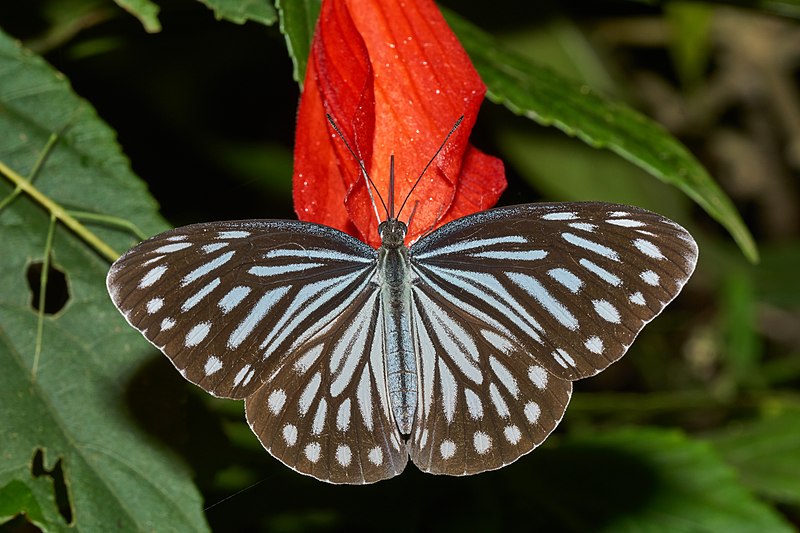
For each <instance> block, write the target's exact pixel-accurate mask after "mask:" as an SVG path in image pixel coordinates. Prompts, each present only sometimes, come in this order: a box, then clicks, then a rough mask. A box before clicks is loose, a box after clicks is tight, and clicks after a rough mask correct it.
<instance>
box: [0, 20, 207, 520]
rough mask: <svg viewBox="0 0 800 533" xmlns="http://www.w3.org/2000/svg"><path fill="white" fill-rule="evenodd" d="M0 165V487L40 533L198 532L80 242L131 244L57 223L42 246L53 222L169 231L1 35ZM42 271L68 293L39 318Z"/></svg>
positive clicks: (109, 150) (75, 109) (113, 149)
mask: <svg viewBox="0 0 800 533" xmlns="http://www.w3.org/2000/svg"><path fill="white" fill-rule="evenodd" d="M53 133H56V134H58V137H57V138H56V142H55V145H54V146H53V148H52V150H51V151H50V152H49V154H48V156H47V157H46V158H45V159H44V160H43V161H42V165H41V166H40V167H39V171H38V172H37V173H35V175H34V176H33V181H32V184H31V183H29V184H26V187H27V188H28V190H29V191H31V192H30V193H23V194H17V193H15V192H14V188H13V187H12V185H11V182H10V180H11V179H17V178H15V177H14V176H16V174H14V173H13V172H12V171H16V173H17V174H20V175H22V176H30V175H31V174H32V173H33V169H34V168H36V167H37V162H38V161H39V160H40V156H41V153H42V150H43V148H44V147H45V146H47V145H48V139H49V138H50V137H51V134H53ZM0 162H2V163H3V164H4V165H6V166H7V167H9V168H10V169H11V170H8V171H4V174H5V175H2V174H0V202H1V205H2V207H0V235H2V239H0V258H2V261H1V262H0V368H2V369H3V371H2V372H0V405H2V406H3V408H2V409H0V427H2V428H3V429H2V434H3V437H2V453H0V487H9V486H10V487H12V488H13V487H15V486H17V485H16V482H20V483H23V484H24V485H26V486H28V487H30V488H31V491H32V493H33V495H34V496H35V498H36V501H37V502H38V505H39V507H40V508H41V511H42V515H43V516H44V517H45V518H46V520H47V523H48V524H49V526H48V529H67V527H68V523H67V520H68V517H71V519H72V520H73V523H72V524H70V525H69V527H70V529H83V530H87V531H104V530H107V529H108V528H109V527H110V526H112V525H113V526H112V527H113V528H114V529H119V530H125V531H156V530H158V531H170V530H179V529H180V530H185V529H190V530H198V531H200V530H205V529H206V528H207V526H206V524H205V520H204V517H203V513H202V507H201V498H200V495H199V493H198V492H197V490H196V488H195V487H194V485H193V483H192V481H191V473H190V472H189V471H188V469H187V468H186V466H185V465H184V464H183V462H182V461H181V459H180V458H179V457H176V456H175V454H173V453H171V452H169V451H168V450H167V449H166V447H165V445H164V443H163V442H161V441H158V440H157V439H155V438H154V437H152V436H150V435H149V434H147V433H145V432H144V431H143V430H142V426H141V425H140V424H139V423H137V422H136V420H134V419H133V418H132V414H131V413H132V412H136V411H135V410H134V409H132V406H133V404H134V400H135V398H136V393H137V390H136V387H137V386H136V385H135V383H136V382H135V381H134V378H135V377H136V376H137V372H139V371H140V370H141V368H142V365H143V364H144V362H145V361H146V359H147V358H148V357H149V356H154V355H155V353H156V352H155V349H154V348H152V347H151V346H150V345H149V344H148V343H146V342H144V341H143V339H142V338H141V336H140V335H139V334H138V333H137V332H136V331H134V330H132V329H131V328H129V327H127V325H126V324H125V321H124V319H123V318H122V317H121V316H120V315H119V313H118V312H117V311H116V310H115V308H114V306H113V305H112V303H111V301H110V299H109V297H108V295H107V293H106V288H105V275H106V272H107V270H108V266H109V263H108V260H107V259H106V258H104V257H103V256H101V255H99V254H98V252H97V251H96V250H97V249H99V248H97V247H94V246H90V245H89V244H87V240H86V238H87V237H88V236H89V235H93V236H95V237H96V238H97V242H98V243H100V244H103V245H105V246H106V247H108V246H110V247H112V248H115V249H116V250H124V249H126V248H127V247H129V246H130V245H131V244H132V243H134V242H135V241H136V239H135V238H134V237H132V236H131V234H130V233H127V232H126V231H122V230H120V229H119V228H116V227H113V226H112V225H110V222H111V220H110V219H106V220H105V221H104V222H103V225H99V224H97V223H93V224H95V225H93V226H92V227H91V233H90V232H89V231H90V230H89V228H87V227H85V226H81V225H80V224H77V225H73V227H72V229H67V228H66V227H65V226H64V225H63V224H62V223H61V222H58V223H56V225H55V226H54V228H55V231H54V234H53V241H52V242H53V245H52V248H50V247H48V246H46V243H47V242H48V241H49V238H48V236H49V234H50V229H51V227H53V226H51V216H54V215H55V216H58V217H59V220H66V217H68V216H69V213H66V212H64V211H63V209H69V210H75V211H82V212H87V213H90V214H94V215H110V214H113V215H118V216H122V217H125V218H126V219H129V220H131V221H132V222H134V223H135V224H136V225H137V226H138V227H139V228H141V229H142V231H143V232H144V233H146V234H152V233H155V232H156V231H161V230H163V229H166V227H167V225H166V224H165V222H164V221H163V220H162V219H161V218H160V217H159V216H158V214H157V206H156V205H155V203H154V202H153V201H152V199H151V198H150V197H149V196H148V195H147V194H146V188H145V186H144V184H143V183H142V182H141V181H139V180H138V179H137V178H136V177H135V176H134V175H133V173H132V172H131V170H130V167H129V164H128V161H127V159H126V158H125V157H124V156H123V155H122V153H121V152H120V149H119V146H118V145H117V143H116V141H115V138H114V132H113V131H112V130H111V129H110V128H109V127H108V126H106V125H105V124H104V123H103V122H102V121H101V120H99V118H98V117H97V115H96V113H95V111H94V110H93V109H92V108H91V107H90V106H89V104H88V103H86V102H85V101H83V100H81V99H80V98H78V97H77V96H76V95H75V94H74V93H73V92H72V90H71V89H70V87H69V84H68V82H67V81H66V80H65V79H64V76H63V75H61V74H60V73H58V72H56V71H54V70H53V69H52V68H51V67H50V66H48V65H47V64H46V63H45V62H44V61H43V60H42V59H41V58H40V57H38V56H35V55H33V54H31V53H30V52H28V51H26V50H24V49H22V48H21V47H20V46H19V45H18V44H16V43H15V42H14V41H13V40H12V39H10V38H9V37H8V36H6V35H5V34H2V33H0ZM20 183H21V182H20ZM33 193H36V194H37V195H38V196H37V198H38V199H36V200H34V198H33V197H32V196H30V194H33ZM45 206H47V207H45ZM95 218H96V217H95ZM73 220H74V219H73ZM87 223H88V222H87ZM106 253H107V252H106ZM107 255H108V253H107ZM48 259H49V262H50V264H51V265H52V266H53V268H54V269H55V270H58V271H60V272H61V273H63V275H64V279H63V280H62V281H59V280H58V279H57V278H58V276H55V275H54V272H55V270H54V271H52V272H51V273H50V276H49V278H48V279H49V282H48V285H47V290H46V292H45V294H47V295H49V296H51V297H50V298H45V300H51V304H50V305H56V308H55V309H51V311H50V312H51V313H52V314H40V313H39V312H37V310H36V309H35V308H34V304H35V303H38V298H36V297H35V296H34V291H35V290H36V289H38V288H39V279H40V278H39V276H38V274H37V273H36V265H41V264H42V263H45V264H47V263H48ZM57 289H60V290H61V291H64V292H65V294H66V295H67V297H66V303H65V304H64V303H63V301H58V299H56V298H52V295H53V294H55V293H56V292H57ZM62 304H63V308H60V309H59V308H58V307H59V306H60V305H62ZM153 415H157V413H153ZM35 457H40V459H38V462H39V463H40V465H39V466H37V465H36V463H37V460H35V459H34V458H35ZM51 472H52V473H51ZM62 477H63V479H62ZM23 503H24V502H23ZM57 504H58V506H59V507H58V508H57V507H56V505H57ZM23 507H25V505H22V504H21V505H20V509H19V511H24V510H25V509H23ZM29 508H30V507H29ZM59 508H60V509H61V513H59ZM6 516H7V515H6Z"/></svg>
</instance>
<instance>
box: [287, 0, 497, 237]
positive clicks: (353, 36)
mask: <svg viewBox="0 0 800 533" xmlns="http://www.w3.org/2000/svg"><path fill="white" fill-rule="evenodd" d="M311 55H312V57H311V59H310V61H309V67H308V72H307V75H306V85H305V91H304V93H303V97H302V99H301V104H300V111H299V115H298V126H297V139H296V145H295V185H294V191H295V208H296V210H297V211H298V216H300V218H301V219H303V220H313V221H317V222H321V223H324V224H328V225H332V226H334V227H338V228H340V229H344V230H345V231H349V232H351V233H353V234H355V235H356V236H359V237H360V238H362V239H363V240H365V241H366V242H369V243H370V244H373V245H375V246H377V245H378V244H380V239H379V238H378V235H377V225H378V222H379V220H378V217H376V214H375V209H374V208H373V206H372V203H371V201H370V199H369V195H368V191H367V188H366V184H365V181H364V179H363V178H362V177H361V176H360V173H359V169H358V165H357V162H356V161H355V160H354V158H353V157H352V155H350V154H349V153H348V152H347V151H346V148H345V147H344V143H343V142H342V141H341V140H339V139H337V138H335V136H332V135H331V130H330V128H329V127H328V126H327V124H326V123H325V117H324V113H325V112H326V111H327V112H328V113H330V114H331V115H332V116H333V117H334V120H335V122H336V124H337V125H338V127H339V128H340V129H341V130H342V133H343V135H344V136H345V138H346V139H347V140H348V142H350V144H351V146H352V148H353V150H354V151H355V152H356V154H358V157H359V158H361V159H363V160H364V163H365V166H366V168H367V170H368V172H369V174H370V176H371V177H372V179H373V181H374V183H375V185H376V187H377V191H378V192H379V193H380V194H381V196H383V198H384V199H387V197H388V194H387V193H388V188H389V161H390V155H392V154H394V155H395V198H396V202H395V204H396V205H395V206H394V212H395V213H394V214H395V215H398V213H397V211H398V210H399V209H400V206H401V204H402V203H403V200H404V199H405V198H406V195H407V194H408V192H409V190H410V189H411V187H412V186H413V184H414V183H415V182H416V180H417V178H418V177H419V175H420V173H421V172H422V169H423V168H424V167H425V165H426V164H427V163H428V161H429V160H430V158H431V157H433V155H434V154H435V153H436V150H437V149H438V147H439V146H440V145H441V143H442V141H443V140H444V138H445V135H446V134H447V132H448V131H449V130H450V129H451V128H452V126H453V124H454V123H455V122H456V120H457V119H458V117H460V116H461V115H462V114H463V115H464V117H465V118H464V121H463V122H462V124H461V127H460V128H459V129H458V130H457V131H456V132H455V134H454V135H453V136H452V137H451V138H450V140H449V141H448V142H447V144H446V146H445V147H444V149H443V150H442V152H441V153H440V154H439V156H438V157H437V158H436V160H435V161H434V163H433V164H432V165H431V167H430V168H429V169H428V171H427V172H426V174H425V176H424V177H423V179H422V180H421V182H420V184H419V185H418V186H417V188H416V189H415V190H414V193H413V194H412V195H411V197H409V198H408V200H407V203H406V205H405V207H404V208H403V210H402V213H400V214H399V215H400V216H399V218H401V219H402V220H407V219H408V217H409V215H411V212H412V210H413V211H414V219H413V223H412V225H411V227H410V229H409V235H408V239H409V241H413V240H415V239H416V238H417V237H419V236H420V235H421V234H423V233H425V232H427V231H429V230H430V229H432V228H433V227H435V226H437V225H439V224H440V223H441V222H442V221H443V220H445V219H448V220H449V219H452V218H457V217H460V216H463V215H465V214H468V213H470V212H474V210H478V209H483V208H486V207H489V206H491V205H492V204H493V203H494V201H496V199H497V197H498V195H499V192H501V191H502V189H503V188H504V186H505V178H504V175H503V170H502V163H500V161H499V160H497V159H495V158H492V157H490V156H487V155H485V154H482V153H480V152H478V151H477V150H474V149H473V148H472V147H471V146H469V144H468V137H469V132H470V130H471V129H472V126H473V124H474V122H475V119H476V116H477V113H478V109H479V108H480V105H481V102H482V100H483V95H484V92H485V86H484V85H483V83H482V82H481V80H480V78H479V77H478V74H477V72H475V69H474V68H473V67H472V64H471V63H470V61H469V58H468V57H467V54H466V52H465V51H464V49H463V48H462V47H461V45H460V43H459V42H458V40H457V39H456V37H455V35H454V34H453V33H452V32H451V31H450V29H449V28H448V26H447V24H446V23H445V21H444V19H443V18H442V16H441V13H439V11H438V9H437V8H436V6H435V5H434V4H433V2H431V1H429V0H419V1H410V0H407V1H405V2H400V1H398V0H337V1H330V0H326V1H324V2H323V6H322V10H321V14H320V20H319V23H318V26H317V33H316V34H315V37H314V44H313V46H312V54H311ZM460 180H464V183H463V184H462V183H460ZM462 196H463V197H462ZM379 216H380V218H385V216H386V214H385V213H384V212H383V210H382V208H381V207H380V205H379Z"/></svg>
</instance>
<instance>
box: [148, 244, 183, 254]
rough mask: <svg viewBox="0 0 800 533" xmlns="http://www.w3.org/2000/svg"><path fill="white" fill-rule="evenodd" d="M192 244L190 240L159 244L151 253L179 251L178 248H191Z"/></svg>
mask: <svg viewBox="0 0 800 533" xmlns="http://www.w3.org/2000/svg"><path fill="white" fill-rule="evenodd" d="M191 245H192V243H190V242H177V243H174V244H165V245H164V246H159V247H158V248H156V249H155V250H153V251H152V252H151V253H154V254H169V253H172V252H177V251H178V250H183V249H184V248H189V247H190V246H191Z"/></svg>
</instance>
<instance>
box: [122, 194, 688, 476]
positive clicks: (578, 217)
mask: <svg viewBox="0 0 800 533" xmlns="http://www.w3.org/2000/svg"><path fill="white" fill-rule="evenodd" d="M390 203H393V202H390ZM406 231H407V227H406V225H405V224H404V223H403V222H401V221H400V220H398V219H397V217H395V216H394V215H393V214H390V216H387V218H386V220H385V221H384V222H382V223H381V225H380V226H379V233H380V235H381V237H382V243H383V244H382V245H381V247H380V248H379V249H377V250H376V249H374V248H372V247H371V246H368V245H367V244H365V243H363V242H361V241H359V240H357V239H355V238H353V237H351V236H350V235H347V234H345V233H343V232H341V231H339V230H337V229H333V228H330V227H326V226H322V225H318V224H314V223H309V222H299V221H289V220H244V221H233V222H209V223H202V224H195V225H191V226H186V227H181V228H177V229H173V230H170V231H167V232H165V233H162V234H160V235H157V236H155V237H153V238H151V239H148V240H146V241H144V242H142V243H141V244H139V245H138V246H136V247H134V248H133V249H131V250H130V251H128V252H127V253H126V254H124V255H123V256H122V257H121V258H120V259H119V260H117V261H116V262H115V263H114V264H113V265H112V266H111V269H110V271H109V274H108V278H107V286H108V291H109V294H110V295H111V297H112V300H113V302H114V304H115V305H116V306H117V307H118V308H119V310H120V311H121V312H122V314H123V315H124V316H125V318H126V319H127V320H128V322H129V323H130V324H131V325H132V326H133V327H134V328H136V329H138V330H139V331H141V332H142V334H143V335H144V336H145V337H146V338H147V340H149V341H150V342H151V343H152V344H153V345H155V346H156V347H157V348H159V349H160V350H161V351H163V352H164V354H166V355H167V357H168V358H169V359H170V360H171V361H172V363H173V364H174V365H175V367H176V368H177V369H178V371H179V372H180V373H181V375H183V376H184V377H185V378H186V379H187V380H189V381H191V382H192V383H195V384H196V385H198V386H200V387H201V388H203V389H204V390H206V391H208V392H209V393H211V394H213V395H214V396H219V397H225V398H234V399H243V400H244V402H245V409H246V417H247V421H248V424H249V425H250V427H251V429H252V430H253V432H254V433H255V434H256V435H257V436H258V439H259V440H260V442H261V444H262V445H263V446H264V448H266V450H267V451H269V453H270V454H272V455H273V456H274V457H275V458H277V459H278V460H280V461H281V462H283V463H284V464H286V465H287V466H289V467H290V468H292V469H294V470H296V471H298V472H300V473H303V474H307V475H310V476H313V477H315V478H317V479H320V480H323V481H327V482H331V483H351V484H360V483H372V482H375V481H379V480H382V479H386V478H390V477H392V476H396V475H398V474H399V473H400V472H402V471H403V469H404V468H405V466H406V465H407V463H408V460H409V458H410V459H411V461H413V462H414V464H415V465H416V466H417V467H418V468H420V469H421V470H423V471H425V472H430V473H434V474H450V475H465V474H475V473H478V472H483V471H487V470H494V469H497V468H500V467H503V466H504V465H508V464H509V463H512V462H514V461H516V460H517V459H519V458H520V457H521V456H523V455H525V454H526V453H528V452H530V451H531V450H532V449H533V448H535V447H536V446H537V445H539V444H540V443H541V442H542V441H544V440H545V439H546V438H547V436H548V435H549V434H550V433H551V432H552V431H553V429H554V428H555V427H556V426H557V425H558V423H559V422H560V420H561V418H562V417H563V415H564V412H565V410H566V408H567V404H568V403H569V400H570V395H571V392H572V382H573V381H574V380H577V379H581V378H585V377H588V376H592V375H594V374H596V373H598V372H600V371H602V370H603V369H605V368H606V367H608V366H609V365H610V364H611V363H613V362H615V361H617V360H618V359H620V358H621V357H622V356H623V354H624V353H625V352H626V350H627V349H628V347H629V346H630V345H631V343H632V342H633V341H634V339H635V338H636V336H637V334H638V333H639V332H640V331H641V330H642V328H643V327H644V326H645V324H647V323H648V322H650V321H651V320H652V319H653V318H655V317H656V316H657V315H658V314H659V313H660V312H661V311H662V309H663V308H664V306H666V305H667V304H668V303H669V302H670V301H671V300H673V299H674V298H675V297H676V296H677V295H678V293H679V292H680V290H681V288H682V287H683V286H684V284H685V283H686V281H687V280H688V279H689V277H690V276H691V274H692V272H693V270H694V268H695V264H696V261H697V253H698V250H697V245H696V243H695V241H694V240H693V239H692V237H691V235H690V234H689V233H688V232H687V231H686V230H685V229H683V228H682V227H680V226H679V225H677V224H676V223H674V222H672V221H670V220H668V219H666V218H664V217H662V216H660V215H657V214H655V213H652V212H649V211H645V210H643V209H639V208H636V207H631V206H623V205H615V204H609V203H599V202H586V203H540V204H527V205H517V206H511V207H501V208H496V209H492V210H489V211H484V212H480V213H476V214H473V215H469V216H465V217H463V218H460V219H458V220H455V221H453V222H450V223H448V224H446V225H444V226H442V227H440V228H438V229H436V230H434V231H432V232H430V233H428V234H427V235H424V236H423V237H421V238H420V239H419V240H417V241H416V242H415V243H413V244H412V245H411V246H410V247H407V246H406V245H405V244H404V242H403V241H404V237H405V233H406Z"/></svg>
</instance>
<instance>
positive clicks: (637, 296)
mask: <svg viewBox="0 0 800 533" xmlns="http://www.w3.org/2000/svg"><path fill="white" fill-rule="evenodd" d="M628 300H630V302H631V303H634V304H636V305H645V304H646V303H647V302H646V301H645V299H644V295H643V294H642V293H641V292H638V291H637V292H634V293H633V294H631V295H630V296H629V297H628Z"/></svg>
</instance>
